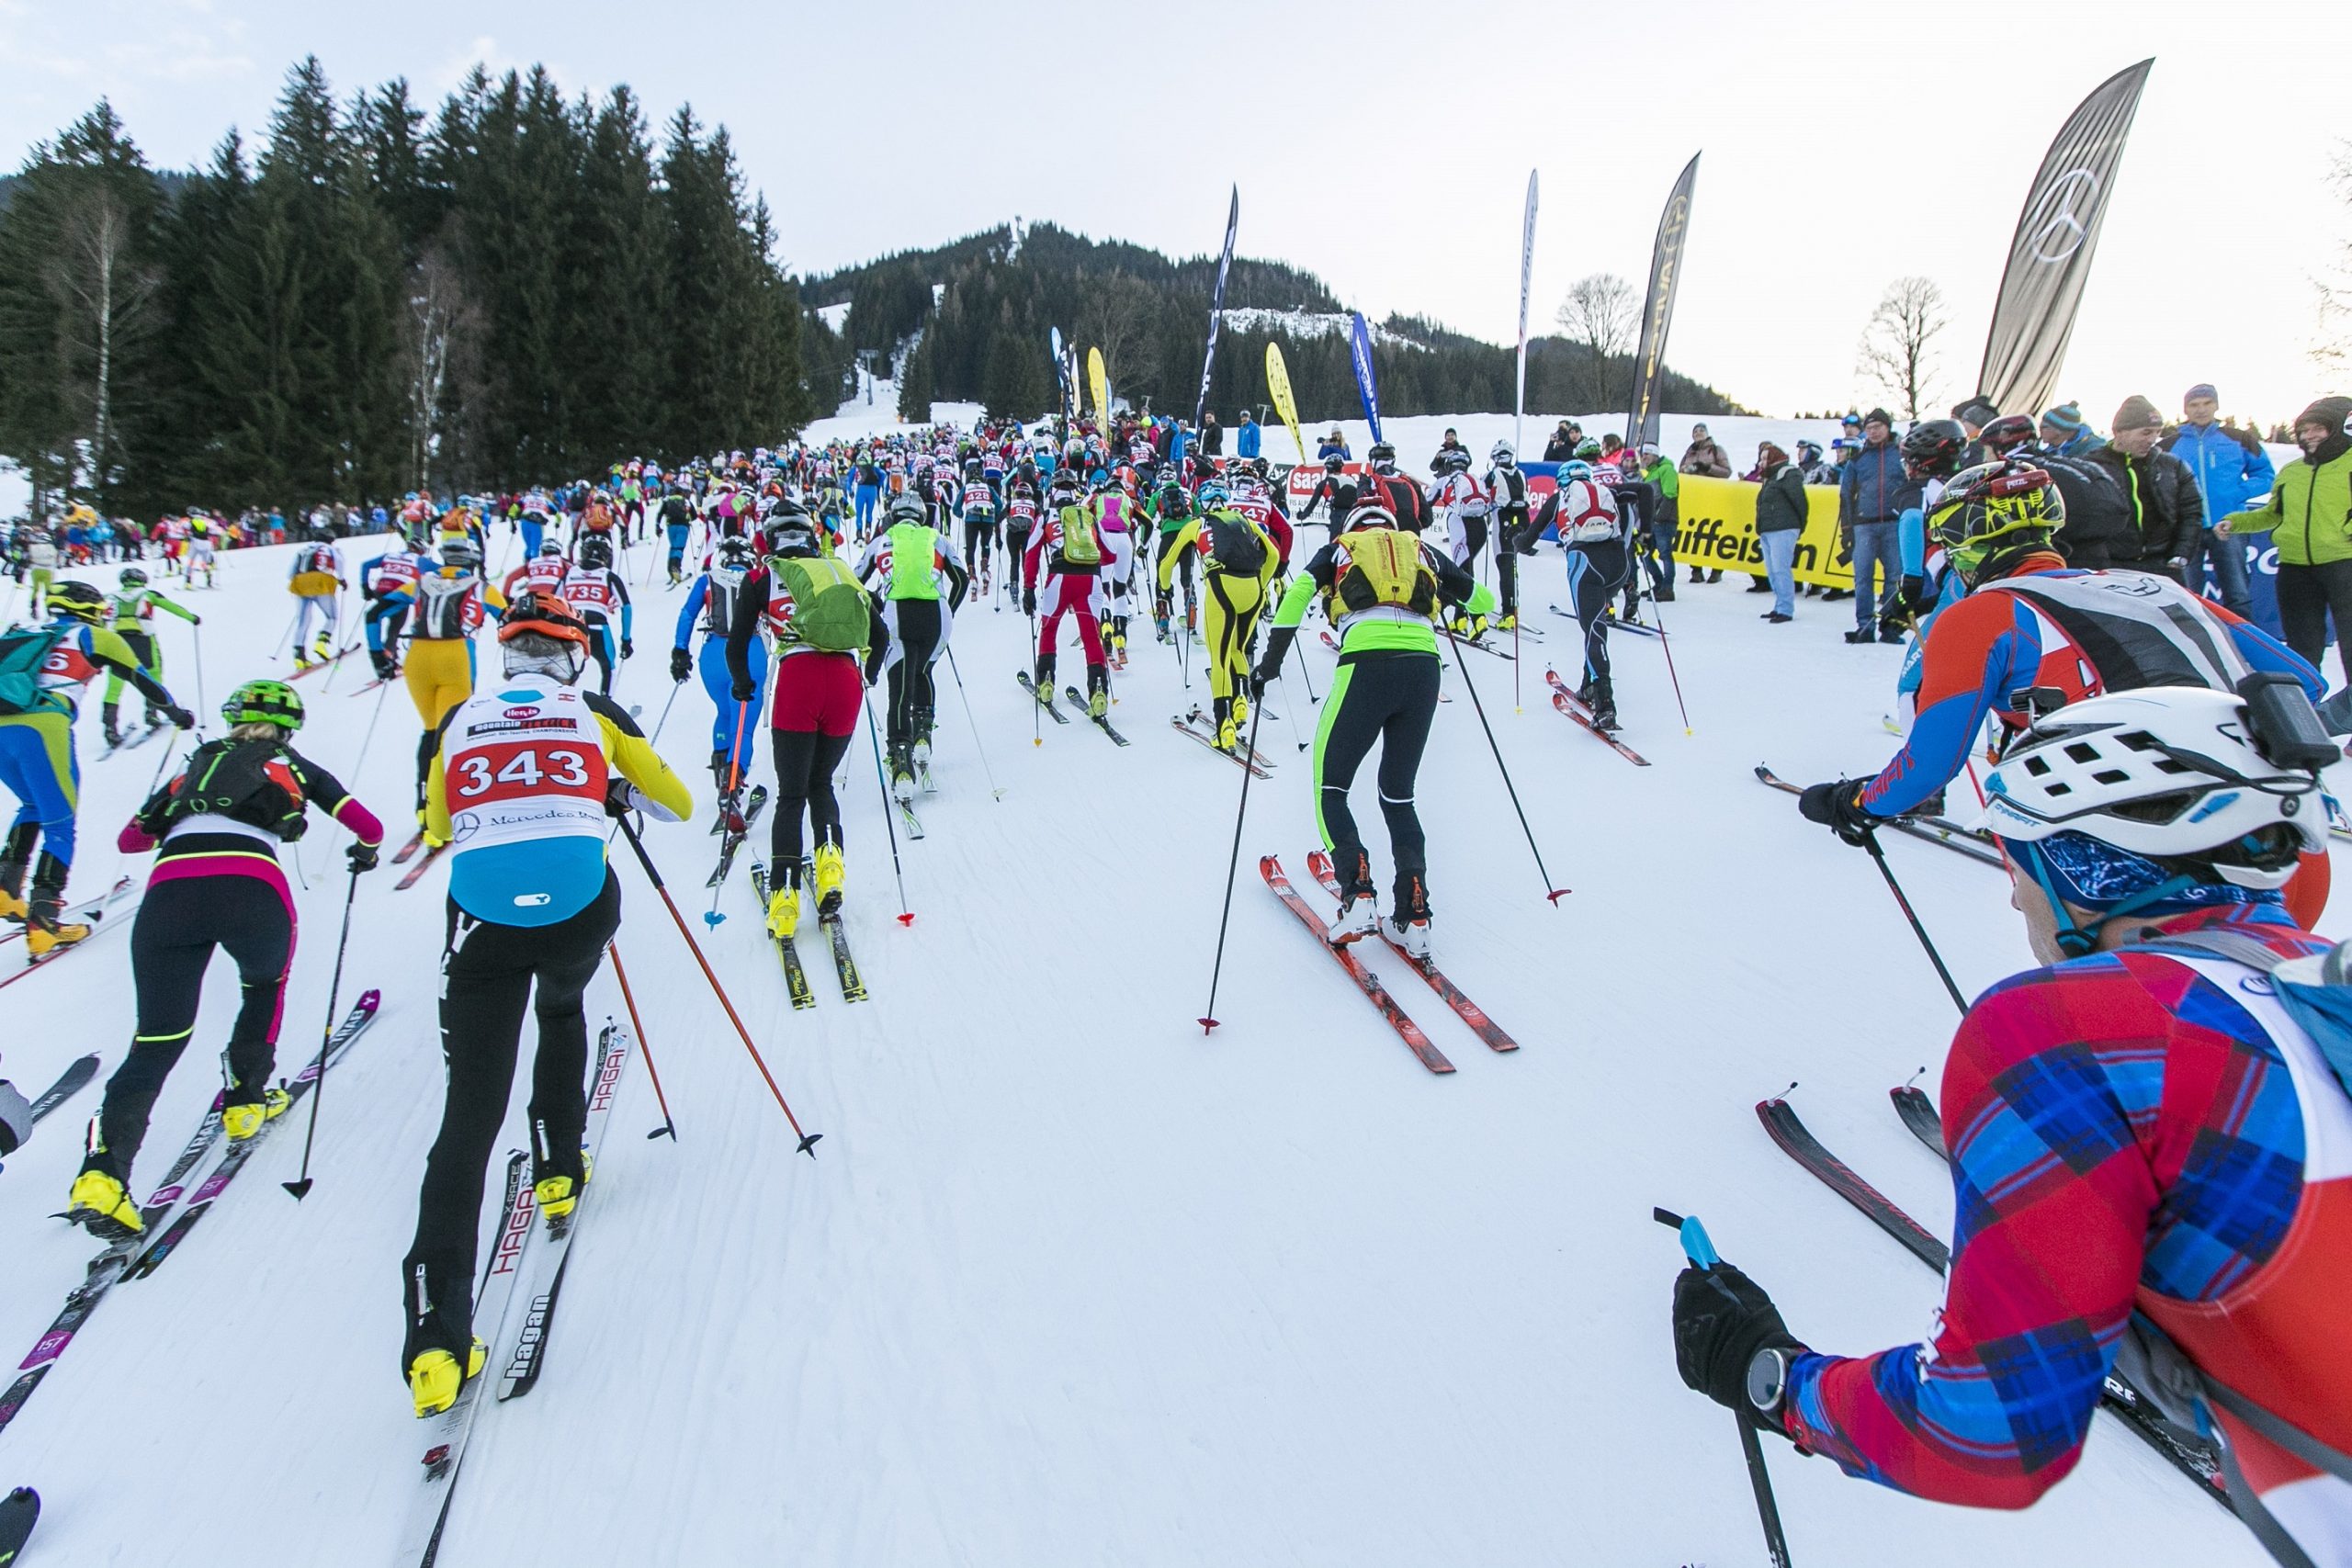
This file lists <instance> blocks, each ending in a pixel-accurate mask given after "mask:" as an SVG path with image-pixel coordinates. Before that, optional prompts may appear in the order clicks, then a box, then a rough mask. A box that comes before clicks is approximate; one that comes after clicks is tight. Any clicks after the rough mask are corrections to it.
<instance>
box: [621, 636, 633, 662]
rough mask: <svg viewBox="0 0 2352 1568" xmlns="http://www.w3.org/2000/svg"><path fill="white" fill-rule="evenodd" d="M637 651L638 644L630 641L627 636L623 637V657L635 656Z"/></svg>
mask: <svg viewBox="0 0 2352 1568" xmlns="http://www.w3.org/2000/svg"><path fill="white" fill-rule="evenodd" d="M636 652H637V644H635V643H633V642H631V641H629V639H628V638H627V637H623V638H621V657H622V658H623V659H628V658H630V657H632V656H634V655H635V654H636Z"/></svg>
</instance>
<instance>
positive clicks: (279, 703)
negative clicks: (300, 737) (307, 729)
mask: <svg viewBox="0 0 2352 1568" xmlns="http://www.w3.org/2000/svg"><path fill="white" fill-rule="evenodd" d="M220 716H221V718H222V719H223V720H224V721H226V722H227V723H228V724H229V725H230V726H232V728H233V727H234V726H236V725H240V724H274V725H276V726H277V728H280V729H283V730H285V731H287V732H288V734H291V733H292V732H293V731H295V730H297V729H300V728H302V698H301V694H300V693H298V692H296V691H295V690H294V688H293V687H291V686H289V685H288V684H287V683H286V682H283V681H248V682H245V683H244V684H243V685H242V686H240V687H238V688H237V689H236V690H235V691H233V692H232V693H230V694H229V698H228V701H226V702H224V703H222V704H221V705H220Z"/></svg>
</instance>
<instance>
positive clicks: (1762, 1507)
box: [1650, 1209, 1789, 1568]
mask: <svg viewBox="0 0 2352 1568" xmlns="http://www.w3.org/2000/svg"><path fill="white" fill-rule="evenodd" d="M1650 1217H1651V1218H1653V1219H1655V1220H1657V1223H1658V1224H1662V1225H1664V1226H1666V1227H1667V1228H1668V1229H1669V1230H1673V1231H1678V1232H1679V1233H1680V1234H1681V1236H1682V1255H1683V1257H1685V1258H1689V1259H1690V1260H1691V1268H1693V1269H1713V1267H1714V1266H1715V1265H1716V1264H1718V1263H1720V1262H1722V1261H1723V1259H1722V1258H1719V1257H1717V1256H1716V1254H1715V1244H1714V1243H1713V1242H1712V1241H1710V1240H1708V1239H1707V1227H1706V1226H1704V1225H1702V1224H1700V1223H1699V1216H1698V1215H1696V1214H1692V1215H1691V1216H1690V1217H1689V1218H1688V1219H1685V1218H1684V1217H1683V1216H1682V1215H1680V1214H1674V1213H1668V1212H1667V1211H1666V1210H1664V1209H1652V1210H1651V1211H1650ZM1731 1418H1732V1420H1733V1421H1734V1422H1735V1423H1736V1424H1737V1425H1738V1427H1739V1451H1740V1452H1741V1453H1742V1454H1744V1455H1745V1456H1747V1483H1748V1485H1749V1486H1750V1487H1752V1488H1754V1490H1755V1493H1756V1518H1757V1522H1758V1523H1759V1524H1761V1525H1762V1526H1763V1527H1764V1551H1765V1553H1766V1554H1767V1555H1768V1556H1770V1558H1771V1560H1772V1568H1789V1538H1788V1537H1787V1536H1786V1535H1784V1534H1782V1533H1781V1506H1780V1505H1779V1504H1778V1503H1776V1502H1774V1501H1773V1500H1772V1473H1771V1472H1770V1471H1768V1470H1766V1469H1765V1468H1764V1445H1763V1443H1762V1441H1761V1440H1759V1439H1758V1437H1757V1436H1756V1428H1755V1427H1751V1426H1749V1425H1748V1424H1747V1416H1744V1415H1742V1414H1741V1413H1740V1412H1738V1411H1736V1410H1735V1411H1733V1412H1732V1413H1731Z"/></svg>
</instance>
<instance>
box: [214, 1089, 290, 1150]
mask: <svg viewBox="0 0 2352 1568" xmlns="http://www.w3.org/2000/svg"><path fill="white" fill-rule="evenodd" d="M251 1092H252V1091H251V1090H249V1089H231V1090H230V1091H229V1093H230V1095H232V1096H235V1095H242V1094H249V1093H251ZM293 1103H294V1100H293V1097H292V1096H291V1095H288V1093H287V1092H286V1091H285V1090H284V1089H264V1090H262V1094H261V1099H260V1100H236V1101H233V1102H227V1103H223V1104H222V1105H221V1107H220V1131H221V1132H222V1133H224V1134H227V1136H228V1139H229V1141H230V1142H231V1143H232V1144H242V1143H243V1142H244V1141H245V1140H246V1139H247V1138H250V1137H252V1136H253V1135H254V1134H255V1133H258V1132H260V1131H261V1130H262V1128H263V1127H264V1126H265V1125H266V1124H267V1123H268V1122H275V1121H276V1120H277V1118H279V1117H280V1116H283V1115H285V1114H286V1108H287V1107H288V1106H289V1105H291V1104H293Z"/></svg>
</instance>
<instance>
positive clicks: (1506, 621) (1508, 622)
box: [1495, 610, 1519, 632]
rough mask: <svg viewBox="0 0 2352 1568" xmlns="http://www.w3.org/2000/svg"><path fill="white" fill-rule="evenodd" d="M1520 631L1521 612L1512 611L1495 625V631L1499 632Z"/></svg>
mask: <svg viewBox="0 0 2352 1568" xmlns="http://www.w3.org/2000/svg"><path fill="white" fill-rule="evenodd" d="M1518 629H1519V612H1518V611H1516V610H1512V611H1510V612H1509V613H1507V614H1506V615H1504V616H1503V618H1502V619H1501V620H1499V621H1497V622H1496V623H1495V630H1497V631H1498V632H1515V631H1517V630H1518Z"/></svg>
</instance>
